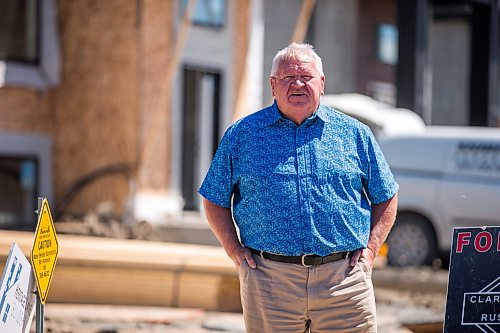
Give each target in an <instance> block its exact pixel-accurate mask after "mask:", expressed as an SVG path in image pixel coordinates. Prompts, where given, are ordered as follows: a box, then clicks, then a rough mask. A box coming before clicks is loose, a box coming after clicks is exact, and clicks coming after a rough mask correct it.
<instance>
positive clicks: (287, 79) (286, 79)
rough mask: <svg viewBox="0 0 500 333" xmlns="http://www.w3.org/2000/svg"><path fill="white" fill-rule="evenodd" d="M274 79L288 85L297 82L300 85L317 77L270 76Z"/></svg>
mask: <svg viewBox="0 0 500 333" xmlns="http://www.w3.org/2000/svg"><path fill="white" fill-rule="evenodd" d="M271 77H272V78H274V79H278V80H280V81H281V82H284V83H287V84H290V83H292V82H297V80H299V81H300V82H302V83H307V82H309V81H312V80H313V79H315V78H317V77H319V76H313V75H286V76H283V77H278V76H271Z"/></svg>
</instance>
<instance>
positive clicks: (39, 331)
mask: <svg viewBox="0 0 500 333" xmlns="http://www.w3.org/2000/svg"><path fill="white" fill-rule="evenodd" d="M42 203H43V199H42V198H38V208H37V210H36V211H35V213H36V214H37V215H38V218H37V221H39V220H40V214H41V212H42ZM35 294H36V313H35V316H36V333H43V324H44V320H45V314H44V312H45V311H44V310H45V304H43V303H42V301H41V300H40V293H39V292H38V289H37V290H36V292H35Z"/></svg>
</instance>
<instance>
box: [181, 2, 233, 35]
mask: <svg viewBox="0 0 500 333" xmlns="http://www.w3.org/2000/svg"><path fill="white" fill-rule="evenodd" d="M188 1H189V0H179V12H180V16H181V17H182V15H183V14H184V11H185V10H186V7H187V3H188ZM221 1H223V3H224V13H223V14H222V18H223V20H222V23H215V22H204V21H200V20H197V19H196V7H197V6H199V1H196V5H195V8H194V10H193V17H192V23H193V25H195V26H200V27H206V28H213V29H222V28H224V27H225V26H226V25H227V19H228V14H227V13H228V6H229V3H228V1H227V0H221Z"/></svg>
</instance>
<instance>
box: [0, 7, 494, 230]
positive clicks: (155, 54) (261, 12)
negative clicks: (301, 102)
mask: <svg viewBox="0 0 500 333" xmlns="http://www.w3.org/2000/svg"><path fill="white" fill-rule="evenodd" d="M306 2H307V1H304V0H238V1H229V0H211V1H208V0H197V1H193V0H169V1H164V0H136V1H129V0H106V1H98V0H71V1H65V0H26V1H20V2H10V1H0V13H3V14H0V15H4V17H0V22H1V23H0V228H21V229H30V228H33V227H34V215H33V214H32V211H33V210H34V209H35V206H36V197H37V196H45V197H48V198H49V201H50V203H51V204H52V209H53V211H54V212H55V215H56V219H64V218H66V216H68V215H75V216H81V215H82V214H85V213H86V212H88V211H90V210H94V209H96V208H97V207H98V206H99V205H101V204H103V203H108V204H110V205H111V206H112V207H113V209H114V211H116V212H117V214H121V215H122V216H123V217H124V219H131V220H146V221H149V222H158V223H165V222H167V221H170V220H182V219H183V217H185V216H186V214H185V212H189V211H191V212H198V211H199V210H200V198H199V196H198V195H197V193H196V189H197V187H198V186H199V184H200V182H201V180H202V178H203V177H204V175H205V173H206V171H207V169H208V166H209V164H210V161H211V158H212V155H213V153H214V151H215V149H216V147H217V144H218V141H219V140H220V138H221V136H222V134H223V133H224V131H225V129H226V128H227V127H228V126H229V125H230V124H231V123H232V122H233V121H234V120H236V119H238V118H240V117H242V116H244V115H246V114H249V113H251V112H254V111H256V110H258V109H259V108H261V107H263V106H265V105H268V104H269V103H271V102H272V96H271V95H270V90H269V88H268V86H269V83H268V76H269V71H270V68H271V62H272V58H273V56H274V54H275V53H276V52H277V51H278V50H280V49H282V48H283V47H284V46H286V45H287V44H288V43H290V41H291V38H292V33H293V31H294V29H295V28H296V27H297V21H298V19H297V18H298V17H299V15H300V13H301V11H302V10H303V8H304V4H305V3H306ZM313 2H314V9H313V11H312V14H311V15H310V17H308V20H307V29H306V30H307V33H306V35H305V38H304V41H306V42H309V43H311V44H313V45H314V46H315V47H316V49H317V50H318V53H319V54H320V55H321V57H322V59H323V62H324V68H325V74H326V93H344V92H359V93H363V94H367V95H370V96H372V97H374V98H376V99H379V100H382V101H385V102H387V103H392V104H396V105H402V106H405V107H408V108H410V109H415V111H417V112H418V113H420V114H421V115H422V116H423V117H424V119H425V120H426V121H427V123H428V124H450V125H477V124H479V125H494V124H495V122H496V121H498V113H496V112H497V111H495V110H496V109H495V108H496V105H498V98H499V97H498V94H497V93H496V91H495V90H494V89H493V88H491V87H492V86H493V87H496V89H497V88H498V85H497V83H496V82H497V77H498V75H497V74H495V75H493V74H491V73H492V72H491V71H490V69H495V70H496V72H495V73H497V72H498V70H499V69H498V67H499V66H497V65H496V64H495V62H494V61H493V60H495V59H497V60H498V53H495V52H496V51H495V50H496V48H494V47H490V46H491V43H490V44H488V43H487V47H486V51H485V50H483V49H484V48H485V46H484V45H483V44H484V43H485V41H484V40H483V39H484V38H483V39H481V38H480V37H478V36H481V34H480V32H481V31H485V30H484V29H486V30H487V31H489V35H488V36H490V37H489V39H491V40H498V34H497V35H495V34H494V32H495V31H497V32H498V25H497V26H496V29H497V30H494V29H493V28H494V26H495V24H497V23H495V20H494V17H495V16H494V15H493V14H492V13H493V12H495V10H496V13H498V7H495V6H494V5H493V3H494V2H493V1H492V2H488V1H465V0H464V1H458V0H457V1H446V2H445V1H437V0H434V1H430V0H429V1H418V0H415V1H410V2H411V3H412V4H413V6H414V7H411V8H410V7H405V6H403V5H401V3H402V2H404V3H406V4H407V3H408V2H405V1H403V0H400V1H397V0H382V1H377V2H373V1H369V0H352V1H344V0H317V1H313ZM423 3H425V6H424V7H423V8H421V9H419V10H420V12H419V13H420V14H419V15H420V16H418V17H417V19H415V20H414V21H412V22H413V24H409V25H404V24H402V23H401V22H402V18H404V17H405V16H404V15H408V11H411V9H412V8H413V9H415V8H417V7H415V6H417V5H419V4H420V5H422V4H423ZM418 8H420V7H418ZM460 10H461V11H460ZM186 13H188V14H186ZM454 13H455V14H454ZM457 13H458V14H457ZM488 13H489V14H488ZM186 15H187V16H186ZM474 15H475V16H474ZM481 15H482V16H481ZM488 15H489V16H488ZM485 16H488V17H489V18H490V21H488V22H489V23H488V24H487V26H486V27H482V28H481V27H479V28H478V27H477V25H479V23H478V21H479V18H480V17H485ZM497 16H498V15H497ZM186 18H190V20H186ZM424 18H425V20H424ZM410 21H411V20H410ZM186 22H188V23H189V24H186ZM412 22H410V23H412ZM422 22H424V23H425V25H424V27H425V29H424V28H418V27H420V26H419V25H418V24H421V23H422ZM481 29H483V30H481ZM492 29H493V30H492ZM419 31H425V34H423V36H424V37H418V36H420V35H418V34H417V35H418V36H417V37H418V38H420V39H418V38H416V39H415V38H414V39H415V40H416V41H415V40H414V39H411V38H409V37H408V35H409V34H411V33H416V32H419ZM497 32H496V33H497ZM398 33H399V36H398ZM495 36H496V37H495ZM495 38H496V39H495ZM489 39H488V40H489ZM417 41H418V43H417ZM419 43H420V44H421V43H424V44H425V45H426V46H425V47H424V49H423V50H424V51H425V52H423V53H422V54H423V59H424V60H425V61H424V60H422V59H420V58H418V59H417V58H416V57H413V56H409V55H408V54H409V53H405V52H409V51H405V50H407V49H413V50H414V51H415V52H417V51H419V52H420V49H419V47H421V46H420V44H419ZM482 43H483V44H482ZM497 43H498V42H497ZM478 48H479V49H480V50H481V51H477V49H478ZM474 50H476V51H474ZM417 53H418V52H417ZM418 54H420V53H418ZM485 54H486V55H488V64H489V65H488V66H489V67H484V66H482V65H481V64H482V61H483V60H484V59H483V58H484V56H485ZM402 56H403V57H404V60H403V61H402V59H401V57H402ZM419 59H420V60H419ZM416 60H419V61H420V62H419V61H416ZM402 64H403V65H402ZM481 66H482V67H481ZM476 71H479V72H480V73H482V74H481V75H477V74H475V73H476ZM485 71H486V74H485ZM423 73H425V75H424V74H423ZM488 73H489V74H488ZM485 80H486V81H487V83H485ZM478 84H479V85H480V86H481V85H483V86H481V87H484V85H485V84H486V88H487V89H489V90H488V92H489V93H488V95H487V96H486V97H487V101H489V102H488V103H489V104H487V106H486V107H482V106H481V104H480V102H477V101H482V100H483V99H484V96H485V95H484V94H483V95H481V94H482V90H479V89H477V88H476V87H477V85H478ZM497 90H498V89H497ZM402 92H404V93H402ZM412 103H413V104H412ZM478 103H479V104H478ZM485 119H486V120H485ZM108 206H109V205H108Z"/></svg>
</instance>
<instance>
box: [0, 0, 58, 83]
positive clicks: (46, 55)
mask: <svg viewBox="0 0 500 333" xmlns="http://www.w3.org/2000/svg"><path fill="white" fill-rule="evenodd" d="M39 15H40V25H39V26H40V35H39V38H38V41H39V45H38V50H39V59H38V63H36V64H35V63H33V64H30V63H26V62H16V61H9V60H0V87H4V86H20V87H28V88H33V89H36V90H46V89H48V88H49V87H52V86H56V85H58V84H59V82H60V67H61V66H60V52H59V32H58V30H57V24H56V23H57V14H56V5H55V1H54V0H40V9H39Z"/></svg>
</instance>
